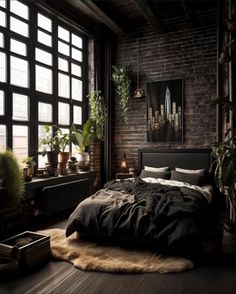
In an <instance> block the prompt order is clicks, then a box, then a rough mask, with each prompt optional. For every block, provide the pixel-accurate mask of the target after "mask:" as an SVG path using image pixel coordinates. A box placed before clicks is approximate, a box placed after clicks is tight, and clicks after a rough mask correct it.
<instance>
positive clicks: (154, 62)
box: [112, 10, 217, 174]
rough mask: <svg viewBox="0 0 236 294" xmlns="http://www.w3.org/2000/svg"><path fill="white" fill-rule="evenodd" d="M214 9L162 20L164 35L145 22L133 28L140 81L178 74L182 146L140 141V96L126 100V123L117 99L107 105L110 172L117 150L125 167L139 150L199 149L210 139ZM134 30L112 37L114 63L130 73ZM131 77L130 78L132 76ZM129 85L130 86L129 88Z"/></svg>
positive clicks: (116, 160) (213, 94)
mask: <svg viewBox="0 0 236 294" xmlns="http://www.w3.org/2000/svg"><path fill="white" fill-rule="evenodd" d="M216 14H217V13H216V10H205V11H204V10H203V11H201V12H198V14H197V18H196V22H195V24H194V25H191V24H190V23H189V22H187V21H186V20H185V18H184V17H178V18H172V19H167V20H164V25H165V26H166V27H167V28H168V32H167V33H163V34H161V35H158V34H156V33H155V32H153V30H152V29H151V27H150V26H149V25H146V26H144V27H142V28H141V29H140V30H139V56H140V57H139V60H140V80H141V85H142V88H143V89H145V84H146V82H150V81H158V80H167V79H175V78H183V80H184V144H181V145H176V144H165V143H150V142H147V140H146V133H147V117H146V107H147V106H146V99H145V98H142V99H135V98H132V97H131V98H130V101H129V116H128V123H127V124H125V123H124V122H123V121H122V119H121V115H120V110H119V106H118V99H117V98H116V99H114V105H113V122H112V132H113V140H112V144H113V148H112V162H113V166H112V172H113V174H114V173H115V172H117V171H119V163H120V157H121V154H122V152H123V151H125V152H126V154H127V157H128V165H129V167H135V168H136V167H137V154H138V149H139V148H155V147H160V148H165V147H167V148H191V147H194V148H201V147H207V146H209V144H210V143H212V142H213V141H214V140H215V139H216V111H215V107H213V106H212V104H211V103H212V99H213V98H215V97H216V57H217V56H216V48H217V46H216V44H217V27H216V19H217V18H216ZM136 60H137V32H134V33H132V34H130V35H129V36H127V37H126V38H125V39H124V40H123V42H121V41H120V40H117V51H116V57H115V64H119V63H123V64H130V69H131V71H132V72H133V73H135V75H136ZM134 81H135V76H134ZM135 86H136V85H135V84H134V85H133V88H135Z"/></svg>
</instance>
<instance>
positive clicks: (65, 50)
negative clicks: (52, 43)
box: [58, 41, 70, 56]
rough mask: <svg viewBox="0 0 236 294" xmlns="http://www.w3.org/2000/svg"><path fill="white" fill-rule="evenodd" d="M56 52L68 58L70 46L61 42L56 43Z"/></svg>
mask: <svg viewBox="0 0 236 294" xmlns="http://www.w3.org/2000/svg"><path fill="white" fill-rule="evenodd" d="M58 52H60V53H61V54H64V55H67V56H70V46H69V45H67V44H65V43H63V42H61V41H58Z"/></svg>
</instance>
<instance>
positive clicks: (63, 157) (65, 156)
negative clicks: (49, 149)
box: [59, 152, 70, 164]
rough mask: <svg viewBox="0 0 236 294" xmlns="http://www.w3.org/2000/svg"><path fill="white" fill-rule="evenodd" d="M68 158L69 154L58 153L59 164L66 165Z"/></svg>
mask: <svg viewBox="0 0 236 294" xmlns="http://www.w3.org/2000/svg"><path fill="white" fill-rule="evenodd" d="M69 157H70V152H60V153H59V162H63V163H64V164H67V162H68V160H69Z"/></svg>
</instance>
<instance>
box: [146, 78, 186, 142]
mask: <svg viewBox="0 0 236 294" xmlns="http://www.w3.org/2000/svg"><path fill="white" fill-rule="evenodd" d="M146 89H147V91H146V93H147V141H148V142H163V143H183V140H184V139H183V113H184V111H183V110H184V109H183V107H184V98H183V79H172V80H160V81H155V82H147V84H146Z"/></svg>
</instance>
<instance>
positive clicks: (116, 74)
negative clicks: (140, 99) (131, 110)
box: [112, 64, 131, 122]
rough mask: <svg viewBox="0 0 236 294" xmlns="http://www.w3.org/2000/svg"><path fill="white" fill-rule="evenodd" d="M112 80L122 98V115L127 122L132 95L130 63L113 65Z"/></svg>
mask: <svg viewBox="0 0 236 294" xmlns="http://www.w3.org/2000/svg"><path fill="white" fill-rule="evenodd" d="M112 69H113V71H112V80H113V81H114V82H115V85H116V94H117V95H118V96H119V98H120V102H119V104H120V107H121V111H122V113H121V115H122V117H123V119H124V121H125V122H127V119H128V101H129V95H130V83H131V81H130V79H129V76H128V65H124V64H120V65H117V66H112Z"/></svg>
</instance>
